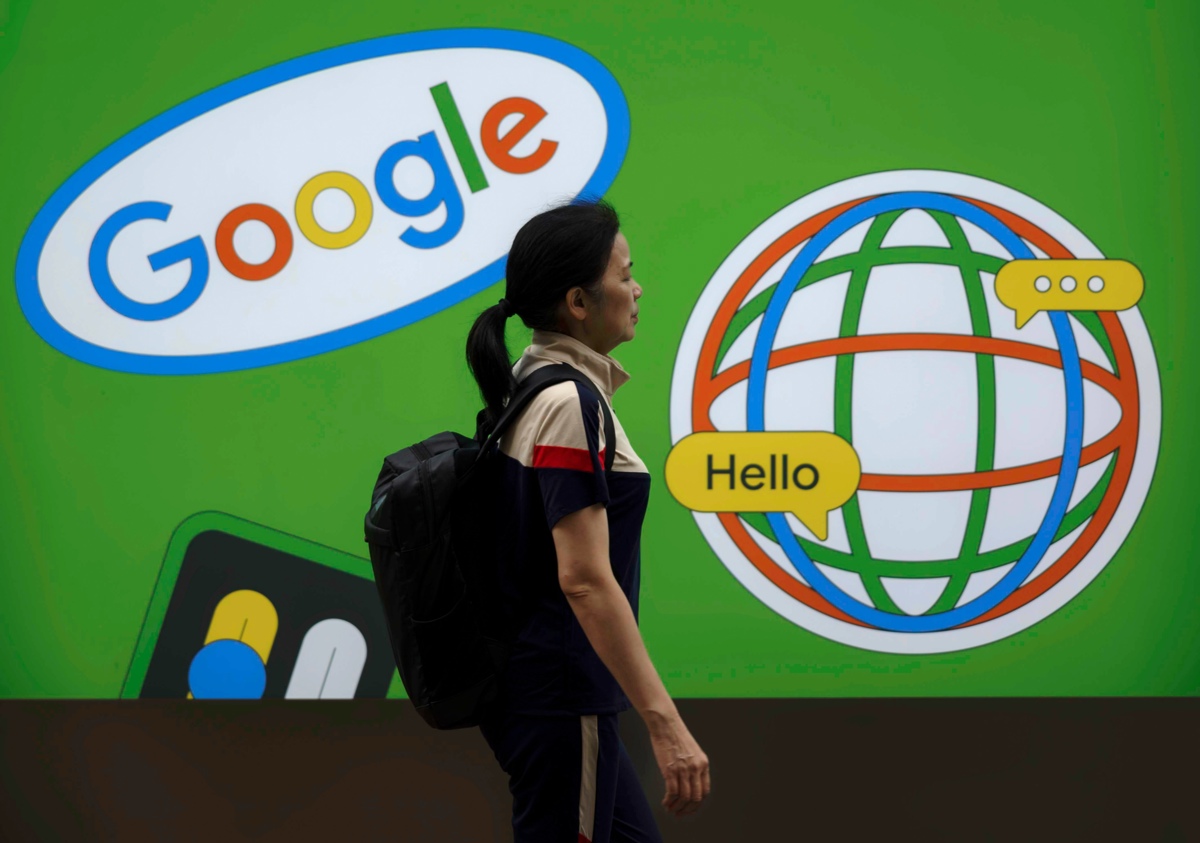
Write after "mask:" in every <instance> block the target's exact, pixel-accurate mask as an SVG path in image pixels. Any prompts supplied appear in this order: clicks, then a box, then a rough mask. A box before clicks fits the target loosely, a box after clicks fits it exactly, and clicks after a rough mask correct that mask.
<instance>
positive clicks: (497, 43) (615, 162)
mask: <svg viewBox="0 0 1200 843" xmlns="http://www.w3.org/2000/svg"><path fill="white" fill-rule="evenodd" d="M472 47H479V48H493V49H504V50H514V51H517V52H523V53H529V54H531V55H537V56H541V57H543V58H548V59H550V60H551V61H555V62H557V63H559V64H561V65H563V66H565V67H567V68H570V69H571V70H574V71H575V72H576V73H578V74H579V75H580V76H582V77H583V78H584V79H585V80H586V81H587V82H588V84H590V85H591V86H592V88H593V90H595V91H596V93H597V95H598V96H599V97H600V101H601V103H603V105H604V111H605V115H606V117H607V118H608V136H607V137H606V138H605V143H604V152H603V153H602V154H601V156H600V161H599V163H598V164H597V165H596V169H595V171H594V172H593V173H592V175H591V177H590V178H589V179H588V181H587V183H586V184H585V185H584V186H583V187H582V188H581V189H580V190H579V193H578V194H577V196H595V197H599V196H602V195H603V194H604V192H605V191H606V190H608V188H609V187H611V186H612V183H613V181H614V180H615V179H616V176H617V172H618V171H619V170H620V168H621V164H622V163H623V162H624V160H625V153H626V151H627V150H628V148H629V132H630V124H629V107H628V105H627V103H626V101H625V95H624V93H623V92H622V91H621V86H620V84H619V83H618V82H617V80H616V78H615V77H614V76H613V75H612V73H610V72H609V70H608V68H606V67H605V66H604V65H603V64H601V63H600V62H599V60H597V59H596V58H594V57H593V56H591V55H589V54H588V53H586V52H584V51H583V50H581V49H580V48H578V47H576V46H574V45H572V44H568V43H566V42H564V41H559V40H557V39H555V38H551V37H549V36H546V35H538V34H536V33H532V32H521V31H518V30H510V29H441V30H428V31H424V32H411V33H404V34H400V35H385V36H382V37H380V38H373V39H370V40H367V41H358V42H355V43H352V44H343V45H341V46H338V47H330V48H329V49H326V50H321V51H319V52H316V53H310V54H308V55H305V56H300V57H298V58H294V59H289V60H288V61H284V62H281V63H279V64H275V65H271V66H270V67H265V68H263V69H261V70H257V71H255V72H253V73H250V74H247V75H246V76H242V77H240V78H238V79H234V80H232V81H230V82H226V83H224V84H222V85H219V86H217V87H216V88H213V89H212V90H209V91H206V92H204V93H202V94H199V95H197V96H195V97H192V98H191V99H189V100H186V101H184V102H182V103H180V104H179V105H177V106H175V107H173V108H170V109H168V110H167V111H165V112H163V113H162V114H160V115H158V116H157V117H154V118H152V119H150V120H148V121H146V122H145V123H143V124H142V125H140V126H138V127H137V128H136V129H133V130H132V131H130V132H128V133H127V134H125V135H123V136H122V137H120V138H118V139H117V140H116V141H114V142H113V143H112V144H110V145H109V146H107V147H106V148H105V149H103V150H101V151H100V152H99V153H97V154H96V155H95V156H93V157H92V158H91V159H90V160H89V161H88V162H87V163H85V164H84V165H83V166H81V167H80V168H79V169H78V170H76V171H75V173H73V174H72V175H71V176H70V177H69V178H68V179H67V180H66V181H65V182H63V184H62V185H61V186H60V187H59V188H58V189H57V190H56V191H55V192H54V193H53V194H52V195H51V196H50V198H49V199H47V200H46V203H45V204H44V205H43V206H42V207H41V209H40V210H39V211H38V212H37V214H36V215H35V216H34V218H33V221H32V222H31V223H30V224H29V228H28V229H27V230H26V232H25V236H24V238H23V239H22V240H21V246H20V248H19V249H18V250H17V263H16V289H17V301H18V303H19V304H20V306H21V311H22V312H23V313H24V314H25V318H26V320H27V321H28V322H29V324H30V325H31V326H33V329H34V330H35V331H36V332H37V334H38V335H39V336H40V337H41V338H42V339H43V340H45V341H46V342H47V343H49V344H50V345H51V346H53V347H54V348H56V349H58V350H59V351H61V352H63V353H64V354H66V355H67V356H69V357H73V358H75V359H76V360H79V361H81V362H83V363H88V364H91V365H93V366H99V367H101V368H104V369H112V370H115V371H118V372H131V373H136V374H147V375H193V374H207V373H212V372H230V371H237V370H239V369H251V368H257V367H260V366H270V365H273V364H276V363H284V362H287V361H289V360H297V359H300V358H302V357H311V356H313V355H317V354H323V353H325V352H327V351H333V350H335V349H338V348H343V347H345V346H349V345H354V344H356V343H360V342H363V341H365V340H369V339H373V338H374V337H377V336H380V335H382V334H385V333H387V332H389V331H394V330H396V329H397V328H402V327H404V326H406V325H411V324H412V323H414V322H417V321H419V320H421V319H424V318H425V317H427V316H431V315H432V314H434V313H438V312H439V311H442V310H445V309H446V308H448V307H451V306H453V305H455V304H458V303H459V302H461V301H463V300H464V299H467V298H469V297H470V296H473V295H475V294H476V293H478V292H480V291H482V290H484V289H486V288H487V287H489V286H491V285H492V284H494V283H496V282H497V281H499V280H500V279H502V278H503V277H504V265H505V260H506V259H507V257H508V256H507V254H504V255H501V256H500V257H499V258H497V259H496V260H495V261H493V262H491V263H489V264H488V265H487V266H485V267H483V269H480V270H478V271H476V272H474V273H472V274H470V275H468V276H467V277H466V278H463V279H461V280H459V281H455V282H454V283H452V284H450V285H448V286H446V287H443V288H442V289H440V290H438V291H437V292H435V293H431V294H430V295H428V296H426V297H424V298H422V299H418V300H417V301H415V302H409V303H408V304H406V305H404V306H402V307H399V308H397V309H395V310H393V311H390V312H388V313H384V314H381V315H379V316H375V317H372V318H371V319H367V320H365V321H363V322H359V323H357V324H355V325H348V326H345V327H342V328H337V329H335V330H332V331H327V332H325V333H322V334H318V335H316V336H313V337H306V338H304V339H300V340H292V341H289V342H285V343H279V344H277V345H273V346H267V347H265V348H254V349H245V350H242V351H225V352H220V353H216V354H197V355H179V356H164V355H153V354H134V353H131V352H126V351H116V350H114V349H111V348H105V347H104V346H100V345H96V344H94V343H90V342H88V341H87V340H84V339H82V338H81V337H79V336H76V335H75V334H73V333H71V332H70V331H68V330H67V329H65V328H64V327H63V326H62V325H60V324H59V323H58V322H57V321H56V320H55V319H54V317H53V316H51V315H50V312H49V311H48V310H47V309H46V305H45V303H44V302H43V301H42V296H41V291H40V290H39V288H38V276H37V269H38V263H39V262H40V260H41V255H42V249H43V248H44V247H45V245H46V239H47V238H48V237H49V236H50V233H51V231H52V230H53V229H54V226H55V225H57V223H58V221H59V219H61V218H62V216H63V214H65V213H66V211H67V209H68V208H70V207H71V205H72V204H74V202H75V200H76V199H78V198H79V197H80V196H81V195H82V194H83V192H84V191H85V190H87V189H88V188H89V187H91V185H92V184H93V183H95V182H96V181H97V180H98V179H99V178H100V177H101V176H103V175H104V174H105V173H106V172H108V171H109V170H110V169H112V168H113V167H114V166H116V165H117V164H118V163H120V162H121V161H123V160H124V159H126V158H128V157H129V156H130V155H133V154H134V153H136V152H137V151H138V150H140V149H142V148H143V147H145V146H146V145H147V144H149V143H151V142H152V141H154V140H155V139H156V138H158V137H161V136H162V135H165V134H166V133H167V132H169V131H171V130H172V129H175V128H176V127H178V126H180V125H182V124H183V123H186V122H187V121H189V120H192V119H194V118H196V117H200V116H202V115H204V114H206V113H208V112H210V111H213V110H214V109H217V108H220V107H221V106H223V105H225V104H227V103H230V102H232V101H234V100H236V99H239V98H241V97H244V96H248V95H250V94H253V93H256V92H258V91H261V90H264V89H266V88H269V87H271V86H272V85H277V84H280V83H281V82H287V81H290V80H292V79H296V78H299V77H301V76H307V75H309V74H312V73H318V72H320V71H322V70H328V69H329V68H332V67H337V66H340V65H344V64H350V63H352V62H356V61H363V60H366V59H373V58H380V57H382V56H389V55H395V54H397V53H411V52H423V51H428V50H438V49H448V48H472Z"/></svg>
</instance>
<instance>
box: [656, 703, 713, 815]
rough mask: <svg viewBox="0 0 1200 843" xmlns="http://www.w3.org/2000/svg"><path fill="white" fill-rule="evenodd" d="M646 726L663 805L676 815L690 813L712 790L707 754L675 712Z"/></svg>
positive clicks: (695, 809)
mask: <svg viewBox="0 0 1200 843" xmlns="http://www.w3.org/2000/svg"><path fill="white" fill-rule="evenodd" d="M647 726H648V728H649V731H650V743H651V745H652V746H653V747H654V758H655V760H657V761H658V769H659V771H660V772H661V773H662V777H663V781H664V782H665V783H666V786H667V792H666V794H665V795H664V796H663V800H662V805H663V807H664V808H665V809H666V810H668V811H670V812H672V813H674V814H675V816H677V817H681V816H683V815H685V814H694V813H695V812H696V811H698V810H699V809H700V803H701V802H703V801H704V798H705V797H706V796H708V792H709V791H710V790H712V782H711V780H710V778H709V772H708V756H707V755H705V754H704V750H702V749H701V748H700V744H698V743H696V739H695V738H693V737H692V733H691V732H689V731H688V728H687V726H685V725H684V724H683V718H681V717H679V715H677V714H676V715H675V716H674V717H671V718H669V719H666V720H665V721H664V722H662V723H647Z"/></svg>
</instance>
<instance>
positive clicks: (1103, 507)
mask: <svg viewBox="0 0 1200 843" xmlns="http://www.w3.org/2000/svg"><path fill="white" fill-rule="evenodd" d="M870 198H873V197H863V198H862V199H859V200H856V201H851V202H847V203H844V204H842V205H839V206H837V207H835V208H831V209H829V210H827V211H824V212H822V213H821V214H818V215H817V216H815V217H811V218H809V219H808V220H805V221H804V222H802V223H800V224H799V225H797V226H795V227H794V228H792V229H790V230H788V231H787V232H785V233H784V234H783V235H782V236H781V237H779V238H778V239H777V240H776V241H775V242H774V243H772V244H771V245H770V246H768V247H767V248H766V249H765V250H763V252H762V253H761V254H759V255H758V257H756V258H755V259H754V260H753V261H752V262H751V263H750V265H749V266H748V267H747V268H746V269H745V270H744V271H743V272H742V274H741V275H740V276H739V277H738V280H737V281H736V282H735V283H734V285H733V287H732V288H731V289H730V291H729V293H727V294H726V297H725V299H724V300H723V301H722V302H721V305H720V306H719V307H718V309H717V313H716V314H715V315H714V318H713V321H712V323H711V324H710V326H709V330H708V332H707V333H706V335H705V338H704V342H703V344H702V345H701V351H700V355H699V359H698V360H697V366H696V373H695V382H694V389H693V395H692V430H693V431H694V432H702V431H709V430H713V429H714V427H713V425H712V422H711V420H710V419H709V417H708V407H709V405H708V404H707V403H705V402H703V401H701V396H702V395H714V396H715V394H716V392H719V391H720V390H717V391H716V392H714V391H713V389H712V384H711V381H712V380H713V377H712V371H713V369H714V368H715V367H716V356H717V351H718V350H719V348H720V343H721V337H722V336H724V333H725V331H727V330H728V327H729V323H730V321H732V319H733V315H734V314H735V313H736V312H737V310H738V308H739V307H740V306H741V304H742V301H743V300H744V299H745V297H746V295H747V294H748V293H749V291H750V290H751V289H752V288H753V287H754V285H755V284H756V283H757V282H758V281H759V279H760V278H761V277H762V275H763V274H764V273H765V272H766V271H767V270H768V269H770V268H771V267H772V266H773V265H774V264H775V263H777V262H778V261H779V260H780V259H781V258H782V257H783V256H784V255H786V254H787V253H788V252H789V251H791V250H792V249H793V248H795V247H796V246H798V245H799V244H800V243H802V242H804V241H805V240H807V239H808V238H809V237H811V236H812V235H813V234H814V233H816V231H819V230H820V229H821V228H822V227H824V226H825V225H826V224H828V222H830V221H831V220H832V219H833V218H835V217H837V216H838V215H840V214H841V213H843V212H845V211H846V210H848V209H850V208H852V207H854V206H855V205H858V204H860V203H862V202H865V201H867V200H868V199H870ZM959 198H961V199H963V200H965V201H967V202H971V203H972V204H974V205H976V206H977V207H980V208H982V209H984V210H986V211H988V212H989V213H991V214H992V215H993V216H995V217H997V218H998V219H999V220H1000V221H1001V222H1003V223H1004V224H1005V225H1007V226H1008V227H1009V228H1010V229H1011V230H1012V231H1014V232H1016V233H1017V234H1018V235H1019V236H1020V237H1023V238H1025V239H1026V240H1029V241H1030V242H1032V243H1034V244H1035V245H1037V246H1038V248H1040V249H1041V250H1042V251H1043V252H1045V253H1046V254H1047V255H1048V256H1049V257H1051V258H1071V257H1073V255H1072V254H1071V253H1070V252H1069V251H1068V250H1067V249H1066V247H1065V246H1063V245H1062V244H1061V243H1059V242H1058V241H1057V240H1056V239H1054V238H1053V237H1051V236H1050V235H1049V234H1047V233H1046V232H1044V231H1042V230H1041V229H1040V228H1038V227H1036V226H1035V225H1033V224H1032V223H1030V222H1028V221H1027V220H1025V219H1023V218H1021V217H1018V216H1016V215H1015V214H1012V213H1009V212H1008V211H1006V210H1004V209H1003V208H999V207H997V206H995V205H992V204H990V203H987V202H983V201H980V200H976V199H971V198H969V197H959ZM1100 320H1101V323H1102V324H1103V325H1104V328H1105V330H1106V331H1107V332H1108V336H1109V340H1110V342H1111V343H1112V346H1113V353H1114V355H1115V356H1116V358H1117V370H1118V371H1119V372H1121V373H1122V374H1121V377H1120V378H1117V379H1116V380H1117V381H1118V383H1119V384H1120V387H1119V388H1114V389H1109V390H1108V391H1109V392H1110V393H1112V394H1113V395H1114V396H1116V397H1117V399H1118V401H1119V402H1120V404H1121V407H1122V416H1121V421H1120V423H1119V424H1118V425H1117V428H1116V430H1114V431H1113V433H1111V434H1109V436H1106V437H1104V439H1101V440H1100V441H1099V442H1097V443H1095V445H1094V446H1093V447H1100V446H1101V445H1104V446H1106V447H1107V444H1108V440H1109V438H1110V437H1114V436H1115V437H1116V438H1117V446H1116V447H1117V454H1116V465H1115V466H1114V469H1113V475H1112V477H1111V479H1110V481H1109V486H1108V489H1107V490H1106V491H1105V494H1104V496H1103V498H1102V499H1101V501H1100V504H1099V506H1098V507H1097V509H1096V512H1095V513H1094V514H1093V516H1092V518H1091V520H1090V521H1089V522H1088V525H1087V527H1085V528H1084V531H1083V532H1082V533H1081V534H1080V536H1079V538H1078V539H1077V540H1076V541H1075V542H1074V543H1073V544H1072V545H1071V547H1070V548H1068V549H1067V551H1066V552H1064V553H1063V555H1062V556H1061V557H1059V559H1058V560H1057V561H1056V562H1055V563H1054V564H1053V565H1051V566H1050V567H1049V568H1047V569H1046V570H1045V571H1044V572H1043V573H1042V574H1041V575H1040V576H1038V578H1037V579H1036V580H1034V581H1033V582H1031V583H1028V584H1026V585H1024V586H1022V587H1021V588H1018V589H1017V590H1016V591H1015V592H1014V593H1013V594H1011V595H1009V597H1008V598H1007V599H1005V600H1004V601H1003V602H1001V603H1000V604H999V605H998V606H996V607H995V608H994V609H992V610H991V611H990V612H987V613H985V614H983V615H981V616H980V617H978V618H976V619H975V620H973V621H970V622H969V623H967V624H964V625H963V626H972V625H974V624H977V623H983V622H984V621H987V620H991V619H994V618H996V617H998V616H1000V615H1003V614H1007V613H1008V612H1011V611H1013V610H1014V609H1017V608H1019V607H1020V606H1023V605H1025V604H1027V603H1029V602H1030V601H1031V600H1033V599H1035V598H1036V597H1038V596H1040V595H1042V594H1044V593H1045V592H1046V591H1047V590H1048V589H1050V588H1052V587H1053V586H1054V585H1056V584H1057V583H1058V582H1060V581H1061V580H1062V578H1063V577H1065V576H1066V575H1067V573H1069V572H1070V571H1071V570H1072V569H1074V567H1075V566H1076V565H1077V564H1078V563H1079V561H1080V560H1081V559H1082V558H1083V557H1084V556H1085V555H1086V554H1087V553H1088V551H1090V550H1091V549H1092V547H1093V546H1095V543H1096V541H1097V540H1098V539H1099V538H1100V536H1101V535H1102V534H1103V533H1104V530H1105V529H1106V528H1107V527H1108V524H1109V522H1110V521H1111V520H1112V517H1113V515H1114V514H1115V512H1116V509H1117V506H1118V504H1119V503H1120V501H1121V498H1122V496H1123V494H1124V491H1125V488H1126V486H1127V485H1128V482H1129V476H1130V474H1131V473H1132V469H1133V460H1134V450H1135V447H1136V443H1137V433H1138V422H1139V410H1138V404H1137V400H1136V398H1134V400H1129V401H1126V400H1124V399H1125V398H1126V397H1127V396H1137V394H1138V389H1137V373H1136V372H1135V371H1134V368H1133V355H1132V352H1131V350H1130V348H1129V341H1128V338H1127V337H1126V336H1125V330H1124V328H1123V327H1122V325H1121V322H1120V319H1119V318H1118V317H1117V316H1116V314H1114V313H1102V314H1100ZM976 339H982V338H976ZM1017 345H1024V344H1022V343H1017ZM1035 348H1036V347H1035ZM1050 354H1051V355H1054V354H1055V352H1053V351H1050ZM1060 360H1061V358H1060ZM1035 362H1040V361H1035ZM1059 365H1061V363H1060V364H1059ZM1097 368H1099V367H1097ZM1101 371H1103V370H1101ZM1104 374H1105V375H1107V374H1108V373H1107V372H1105V373H1104ZM1089 379H1091V378H1089ZM1053 462H1058V461H1053ZM1035 465H1038V464H1035ZM717 517H718V519H719V520H720V523H721V525H722V526H723V527H724V528H725V530H726V532H727V533H728V534H729V536H730V538H732V539H733V541H734V544H735V545H736V546H737V547H738V549H739V550H740V551H741V552H742V554H743V555H744V556H745V557H746V559H747V560H749V561H750V562H751V564H753V565H754V567H755V568H756V569H757V570H758V571H759V572H760V573H762V574H763V575H764V576H765V577H767V579H769V580H770V581H771V582H772V583H773V584H774V585H775V586H776V587H778V588H779V589H780V590H781V591H783V592H784V593H785V594H788V595H789V596H790V597H793V598H794V599H796V600H797V601H799V602H801V603H803V604H804V605H806V606H809V607H810V608H812V609H815V610H817V611H819V612H821V613H822V614H825V615H827V616H829V617H832V618H836V619H838V620H842V621H845V622H846V623H850V624H854V625H855V626H861V627H864V628H866V627H868V624H865V623H862V622H861V621H859V620H857V619H855V618H852V617H850V616H849V615H847V614H846V613H844V612H842V611H841V610H840V609H837V608H836V607H834V606H833V605H832V604H830V603H829V602H828V601H827V600H825V598H823V597H821V595H820V594H818V593H817V592H816V591H815V590H813V589H812V588H810V587H808V586H806V585H804V584H803V583H801V582H799V581H798V580H796V579H795V578H794V577H792V576H791V575H789V574H788V573H787V572H785V571H784V570H782V569H781V568H780V567H779V566H778V565H777V564H776V563H775V561H774V560H773V559H771V557H769V556H767V554H766V553H765V552H764V551H763V550H762V548H760V547H759V546H758V544H757V543H755V541H754V540H753V539H751V538H750V536H749V534H748V533H747V532H746V529H745V527H744V526H743V525H742V522H741V521H740V520H739V519H738V517H737V515H736V513H727V512H726V513H718V514H717ZM960 628H961V627H960Z"/></svg>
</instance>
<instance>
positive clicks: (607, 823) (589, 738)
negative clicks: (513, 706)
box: [480, 714, 662, 843]
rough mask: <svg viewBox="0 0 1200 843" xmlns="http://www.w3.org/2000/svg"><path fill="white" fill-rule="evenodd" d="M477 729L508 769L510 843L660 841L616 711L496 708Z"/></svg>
mask: <svg viewBox="0 0 1200 843" xmlns="http://www.w3.org/2000/svg"><path fill="white" fill-rule="evenodd" d="M480 731H482V732H483V737H484V739H485V740H486V741H487V742H488V745H489V746H490V747H491V748H492V752H493V753H495V755H496V760H497V761H499V762H500V767H501V769H503V770H504V772H506V773H507V774H508V789H509V791H510V792H511V793H512V797H513V815H512V825H513V839H514V843H557V841H562V843H661V841H662V835H661V834H660V833H659V831H658V825H657V824H656V823H655V821H654V814H653V812H652V810H651V808H650V803H649V802H648V801H647V800H646V794H645V793H644V792H643V791H642V786H641V783H640V782H638V778H637V773H636V772H635V771H634V768H633V762H632V761H631V760H630V758H629V754H628V753H627V752H626V751H625V746H624V745H623V744H622V743H621V737H620V735H619V733H618V732H617V715H615V714H587V715H575V716H561V717H551V716H534V715H524V714H497V715H494V716H493V717H491V718H490V719H489V720H487V721H485V722H484V723H483V724H482V725H481V726H480Z"/></svg>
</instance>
